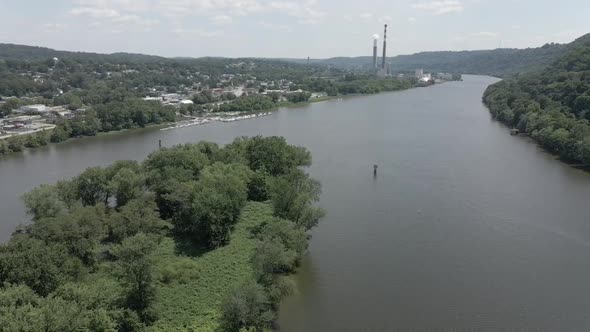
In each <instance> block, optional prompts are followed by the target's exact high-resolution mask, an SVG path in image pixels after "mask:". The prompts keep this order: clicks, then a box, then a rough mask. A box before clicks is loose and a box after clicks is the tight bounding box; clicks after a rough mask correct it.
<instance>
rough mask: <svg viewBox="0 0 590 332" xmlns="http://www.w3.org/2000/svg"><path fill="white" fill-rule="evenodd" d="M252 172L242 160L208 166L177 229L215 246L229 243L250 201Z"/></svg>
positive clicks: (177, 220) (178, 222) (176, 223)
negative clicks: (239, 218) (239, 216)
mask: <svg viewBox="0 0 590 332" xmlns="http://www.w3.org/2000/svg"><path fill="white" fill-rule="evenodd" d="M250 176H251V171H250V170H249V169H248V168H247V167H246V166H244V165H240V164H230V165H225V164H221V163H215V164H213V165H212V166H209V167H207V168H205V169H204V170H203V174H202V175H201V179H200V180H199V181H198V183H196V186H195V191H194V193H193V194H192V197H191V201H192V202H191V205H190V206H188V211H187V210H186V209H183V211H182V212H181V213H180V215H179V216H176V218H175V226H176V229H177V231H179V232H180V233H181V234H184V235H189V236H190V237H192V238H193V239H194V240H197V241H199V242H204V244H205V245H207V246H209V247H212V248H215V247H219V246H221V245H224V244H226V243H227V241H228V240H229V233H230V230H231V228H232V226H233V225H234V224H235V223H236V222H237V218H238V215H239V213H240V210H241V209H242V207H243V206H244V204H245V203H246V199H247V195H248V187H247V184H248V182H249V179H250ZM179 217H180V218H179Z"/></svg>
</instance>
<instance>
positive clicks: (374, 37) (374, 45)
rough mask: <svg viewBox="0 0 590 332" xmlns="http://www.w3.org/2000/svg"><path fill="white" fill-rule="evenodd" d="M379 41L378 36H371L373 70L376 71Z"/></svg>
mask: <svg viewBox="0 0 590 332" xmlns="http://www.w3.org/2000/svg"><path fill="white" fill-rule="evenodd" d="M378 40H379V35H378V34H374V35H373V69H377V41H378Z"/></svg>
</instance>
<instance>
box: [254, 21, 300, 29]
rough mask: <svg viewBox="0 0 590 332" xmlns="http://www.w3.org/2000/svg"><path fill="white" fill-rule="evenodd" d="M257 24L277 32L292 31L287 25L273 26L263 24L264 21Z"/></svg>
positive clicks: (268, 23)
mask: <svg viewBox="0 0 590 332" xmlns="http://www.w3.org/2000/svg"><path fill="white" fill-rule="evenodd" d="M258 24H259V25H260V26H262V27H263V28H265V29H268V30H278V31H286V32H291V31H293V29H291V27H289V26H288V25H284V24H275V23H270V22H264V21H262V22H259V23H258Z"/></svg>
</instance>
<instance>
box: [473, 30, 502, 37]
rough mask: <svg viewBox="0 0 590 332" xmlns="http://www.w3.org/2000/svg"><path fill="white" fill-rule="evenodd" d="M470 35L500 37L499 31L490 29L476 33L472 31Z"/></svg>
mask: <svg viewBox="0 0 590 332" xmlns="http://www.w3.org/2000/svg"><path fill="white" fill-rule="evenodd" d="M469 37H474V38H496V37H498V33H497V32H490V31H481V32H474V33H470V34H469Z"/></svg>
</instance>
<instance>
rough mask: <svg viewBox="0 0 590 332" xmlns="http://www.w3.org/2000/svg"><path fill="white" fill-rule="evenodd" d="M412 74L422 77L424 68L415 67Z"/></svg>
mask: <svg viewBox="0 0 590 332" xmlns="http://www.w3.org/2000/svg"><path fill="white" fill-rule="evenodd" d="M414 76H416V78H422V77H423V76H424V69H422V68H420V69H416V72H415V74H414Z"/></svg>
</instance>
